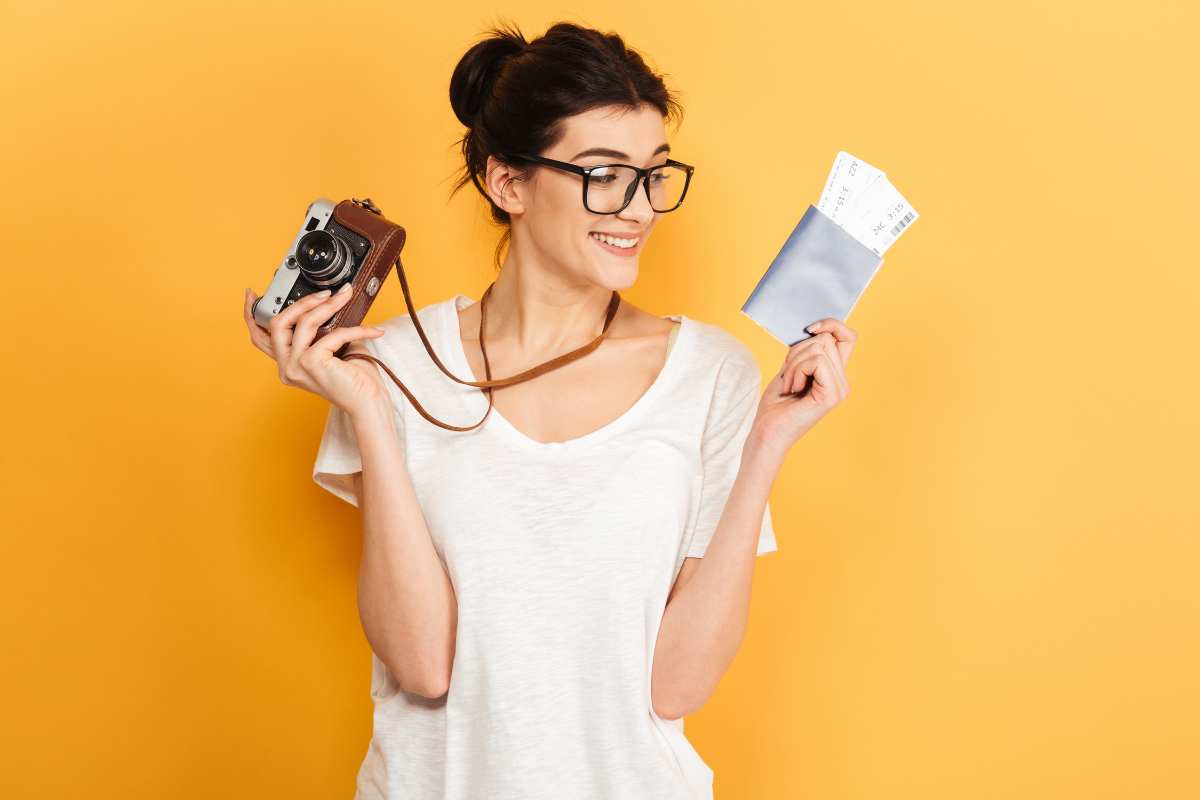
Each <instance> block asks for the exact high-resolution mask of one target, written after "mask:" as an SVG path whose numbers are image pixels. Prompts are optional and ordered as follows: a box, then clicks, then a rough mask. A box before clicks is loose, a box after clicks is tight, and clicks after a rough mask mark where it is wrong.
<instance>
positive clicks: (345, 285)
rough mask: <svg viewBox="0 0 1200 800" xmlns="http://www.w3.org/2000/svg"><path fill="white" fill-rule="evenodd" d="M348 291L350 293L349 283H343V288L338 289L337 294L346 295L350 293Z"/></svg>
mask: <svg viewBox="0 0 1200 800" xmlns="http://www.w3.org/2000/svg"><path fill="white" fill-rule="evenodd" d="M348 291H350V284H348V283H343V284H342V288H340V289H338V292H337V293H338V294H345V293H346V292H348Z"/></svg>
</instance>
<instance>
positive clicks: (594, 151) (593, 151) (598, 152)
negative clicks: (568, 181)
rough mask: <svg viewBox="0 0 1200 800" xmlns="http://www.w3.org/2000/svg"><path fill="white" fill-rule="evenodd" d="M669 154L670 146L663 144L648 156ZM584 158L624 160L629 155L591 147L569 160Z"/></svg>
mask: <svg viewBox="0 0 1200 800" xmlns="http://www.w3.org/2000/svg"><path fill="white" fill-rule="evenodd" d="M669 152H671V145H669V144H666V143H663V144H660V145H659V146H658V147H657V148H656V149H655V151H654V152H653V153H651V154H650V157H651V158H653V157H654V156H656V155H658V154H659V153H669ZM586 156H605V157H607V158H626V159H627V158H630V155H629V154H628V153H622V152H621V151H620V150H612V149H610V148H608V147H591V148H588V149H587V150H584V151H583V152H582V153H576V154H575V156H574V158H572V159H571V160H572V161H574V160H575V159H577V158H584V157H586Z"/></svg>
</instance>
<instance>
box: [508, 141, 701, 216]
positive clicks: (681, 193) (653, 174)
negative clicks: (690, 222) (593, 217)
mask: <svg viewBox="0 0 1200 800" xmlns="http://www.w3.org/2000/svg"><path fill="white" fill-rule="evenodd" d="M505 157H506V158H508V159H511V160H514V161H521V160H524V161H533V162H536V163H538V164H545V165H546V166H548V167H554V168H555V169H560V170H563V171H564V172H574V173H575V174H576V175H582V176H583V207H584V208H586V209H587V210H588V211H591V212H592V213H593V214H619V213H620V212H622V211H624V210H625V208H626V207H627V206H628V205H629V203H630V201H632V200H633V195H634V193H636V192H637V187H638V185H639V184H640V185H641V186H643V187H644V188H645V189H646V198H647V199H648V200H649V201H650V207H651V208H652V209H654V210H655V211H656V212H658V213H659V214H665V213H667V212H668V211H674V210H675V209H677V208H679V206H680V205H682V204H683V198H684V197H685V196H686V195H687V190H688V186H689V185H690V184H691V182H692V173H693V172H695V171H696V168H695V167H693V166H691V165H690V164H684V163H683V162H682V161H675V160H674V159H670V158H668V159H667V163H665V164H659V165H656V166H653V167H644V168H643V167H635V166H633V165H632V164H597V165H596V166H594V167H581V166H579V165H578V164H572V163H570V162H569V161H556V160H554V159H553V158H546V157H545V156H535V155H527V154H523V153H511V154H508V155H506V156H505Z"/></svg>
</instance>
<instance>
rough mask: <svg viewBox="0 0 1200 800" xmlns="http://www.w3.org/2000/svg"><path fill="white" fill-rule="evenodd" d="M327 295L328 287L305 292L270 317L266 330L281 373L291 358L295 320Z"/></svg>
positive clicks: (318, 303)
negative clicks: (308, 292) (269, 335)
mask: <svg viewBox="0 0 1200 800" xmlns="http://www.w3.org/2000/svg"><path fill="white" fill-rule="evenodd" d="M327 297H329V290H328V289H322V290H321V291H319V292H313V293H312V294H307V295H305V296H304V297H301V298H300V299H299V300H297V301H296V302H294V303H292V304H291V305H290V306H287V307H286V308H284V309H283V310H282V311H280V312H279V313H278V314H276V315H275V316H273V317H271V322H270V323H269V324H268V325H267V330H269V331H270V333H271V347H272V349H273V350H274V351H275V360H276V361H278V362H279V369H280V372H281V373H282V371H283V370H284V368H285V366H286V364H287V361H288V359H289V358H291V354H292V327H293V326H294V325H295V324H296V320H298V319H299V318H300V315H301V314H303V313H304V312H305V311H307V310H308V309H310V308H312V307H313V306H317V305H320V303H321V302H322V301H323V300H324V299H325V298H327Z"/></svg>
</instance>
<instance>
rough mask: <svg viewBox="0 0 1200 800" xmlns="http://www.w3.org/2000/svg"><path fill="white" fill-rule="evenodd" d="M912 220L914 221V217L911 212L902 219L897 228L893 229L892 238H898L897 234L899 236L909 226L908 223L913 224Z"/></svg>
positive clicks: (896, 225)
mask: <svg viewBox="0 0 1200 800" xmlns="http://www.w3.org/2000/svg"><path fill="white" fill-rule="evenodd" d="M912 220H913V215H912V212H911V211H910V212H908V213H907V214H905V215H904V217H903V218H901V220H900V221H899V222H897V223H896V224H895V226H893V227H892V236H896V235H897V234H899V233H900V231H902V230H904V226H905V225H907V224H908V223H910V222H912Z"/></svg>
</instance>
